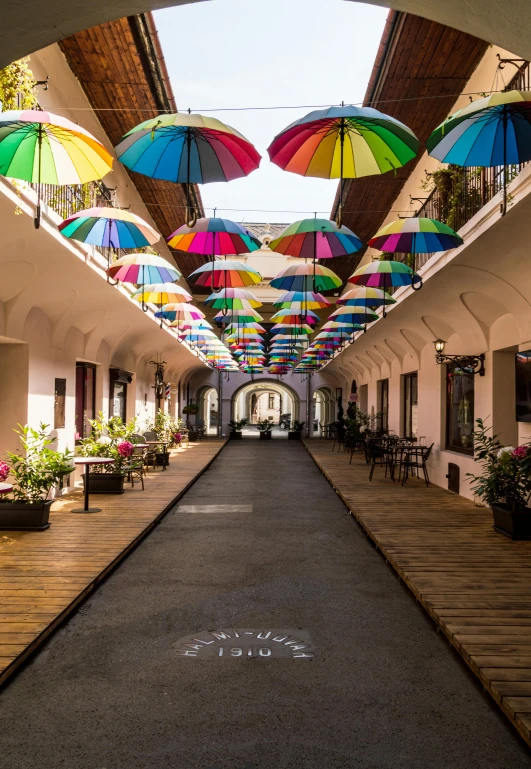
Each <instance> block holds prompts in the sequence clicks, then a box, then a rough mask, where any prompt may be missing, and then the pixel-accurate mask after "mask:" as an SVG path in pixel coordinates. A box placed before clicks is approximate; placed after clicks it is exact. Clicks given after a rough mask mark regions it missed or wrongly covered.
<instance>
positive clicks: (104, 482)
mask: <svg viewBox="0 0 531 769" xmlns="http://www.w3.org/2000/svg"><path fill="white" fill-rule="evenodd" d="M81 477H82V478H83V486H84V485H85V476H84V475H83V476H81ZM89 493H90V494H123V493H124V476H123V475H120V473H89Z"/></svg>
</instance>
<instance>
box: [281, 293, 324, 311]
mask: <svg viewBox="0 0 531 769" xmlns="http://www.w3.org/2000/svg"><path fill="white" fill-rule="evenodd" d="M273 306H274V307H278V308H279V309H287V308H292V309H293V308H294V309H299V308H300V307H304V308H305V309H307V310H319V309H322V308H323V307H329V306H330V302H329V301H328V299H327V298H326V297H325V296H323V295H322V294H318V293H316V292H314V291H306V292H305V291H285V292H284V293H283V294H281V295H280V296H279V298H278V299H277V300H276V302H273Z"/></svg>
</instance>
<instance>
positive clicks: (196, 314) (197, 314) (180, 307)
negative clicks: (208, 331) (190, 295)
mask: <svg viewBox="0 0 531 769" xmlns="http://www.w3.org/2000/svg"><path fill="white" fill-rule="evenodd" d="M155 317H156V318H165V319H166V320H180V321H184V320H186V321H188V322H190V321H200V322H201V325H203V324H205V327H210V328H212V326H210V324H209V323H207V321H204V320H203V318H204V317H205V313H204V312H202V311H201V310H199V309H198V308H197V307H194V306H193V305H191V304H187V303H186V302H170V303H169V304H165V305H163V306H162V307H161V308H160V310H159V311H158V312H156V313H155Z"/></svg>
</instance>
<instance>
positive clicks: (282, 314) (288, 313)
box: [271, 309, 321, 323]
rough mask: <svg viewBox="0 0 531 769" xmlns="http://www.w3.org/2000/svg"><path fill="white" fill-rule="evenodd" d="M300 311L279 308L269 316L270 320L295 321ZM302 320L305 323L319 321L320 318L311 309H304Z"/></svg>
mask: <svg viewBox="0 0 531 769" xmlns="http://www.w3.org/2000/svg"><path fill="white" fill-rule="evenodd" d="M300 315H301V314H300V313H298V312H294V311H293V310H291V309H290V310H279V311H278V312H276V313H275V314H274V315H272V316H271V321H277V322H278V321H280V322H282V323H297V321H298V320H299V319H300ZM303 315H304V321H305V322H306V323H319V321H320V320H321V319H320V317H319V316H318V315H316V313H315V312H312V311H311V310H304V313H303Z"/></svg>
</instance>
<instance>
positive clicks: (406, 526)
mask: <svg viewBox="0 0 531 769" xmlns="http://www.w3.org/2000/svg"><path fill="white" fill-rule="evenodd" d="M304 444H305V446H306V448H307V450H308V451H309V453H310V455H311V456H312V457H313V459H314V461H315V462H316V464H317V466H318V467H319V468H320V470H321V472H323V474H324V475H325V476H326V478H327V479H328V480H329V482H330V483H331V484H332V486H333V487H334V489H335V490H336V492H337V493H338V494H339V496H340V497H341V498H342V499H343V501H344V503H345V505H346V506H347V508H348V509H349V511H350V512H351V514H352V515H353V517H354V518H355V519H356V520H357V521H358V523H359V524H360V525H361V527H362V528H363V530H364V531H365V533H366V534H367V536H368V537H369V538H370V539H371V540H372V542H373V543H374V544H375V545H376V547H377V549H378V550H380V552H381V553H382V555H383V556H384V557H385V558H386V560H387V561H388V562H389V563H390V564H391V566H392V567H393V568H394V569H395V570H396V572H397V574H398V575H399V577H400V578H401V579H402V580H403V581H404V583H405V584H406V585H407V587H408V588H409V589H410V590H411V592H412V593H413V595H414V596H415V597H416V599H417V600H418V601H419V602H420V603H421V604H422V606H423V607H424V608H425V610H426V611H427V612H428V614H429V615H430V617H431V618H432V619H433V620H434V622H435V623H436V624H437V625H438V627H439V628H440V629H441V630H442V631H443V633H444V634H445V636H446V637H447V638H448V640H449V642H450V643H451V644H452V646H453V647H454V648H455V649H456V650H457V652H458V653H459V654H460V655H461V657H462V658H463V659H464V660H465V662H466V663H467V665H468V666H469V667H470V669H471V670H472V671H473V672H474V673H475V674H476V675H477V676H478V678H479V679H480V681H481V683H482V684H483V686H484V687H485V689H486V690H487V691H488V692H489V694H490V695H491V696H492V698H493V699H494V701H495V702H496V703H497V704H498V705H499V706H500V708H501V709H502V710H503V712H504V713H505V714H506V715H507V716H508V717H509V719H510V720H511V722H512V723H513V725H514V726H515V727H516V728H517V729H518V731H519V733H520V734H521V736H522V737H523V738H524V740H526V741H527V743H528V744H529V745H531V595H530V591H529V582H530V580H529V578H530V574H531V542H511V541H510V540H509V539H506V538H505V537H503V536H501V535H499V534H497V533H496V532H495V531H494V529H493V526H492V518H491V515H490V513H489V511H487V510H485V509H482V508H477V507H476V506H475V505H474V504H473V503H472V502H470V501H469V500H467V499H464V498H463V497H459V496H457V495H455V494H451V493H450V492H448V491H446V490H444V489H441V488H439V487H437V486H433V485H432V486H430V488H426V486H425V484H424V483H423V482H422V483H421V482H420V481H418V480H416V479H413V480H411V481H410V482H408V483H407V485H405V486H401V485H400V484H398V483H393V482H392V481H391V479H390V478H385V477H384V473H383V470H379V469H378V468H377V469H376V471H375V474H374V478H373V481H372V483H371V482H369V479H368V476H369V468H368V467H367V465H366V464H365V461H364V460H363V459H362V458H361V457H359V455H354V457H353V460H352V464H349V458H350V455H349V454H348V453H346V452H344V453H338V452H332V442H331V441H325V440H315V439H314V440H305V441H304ZM0 600H2V599H1V598H0Z"/></svg>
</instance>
